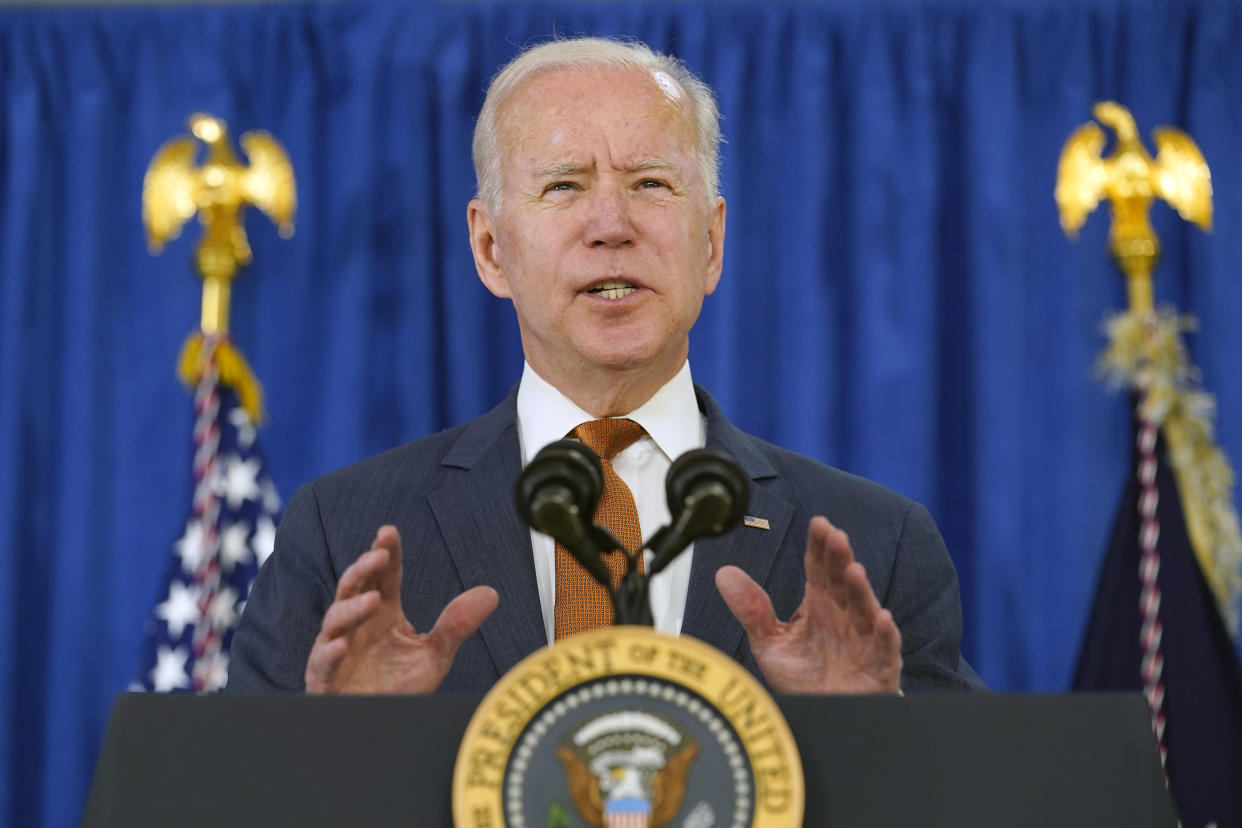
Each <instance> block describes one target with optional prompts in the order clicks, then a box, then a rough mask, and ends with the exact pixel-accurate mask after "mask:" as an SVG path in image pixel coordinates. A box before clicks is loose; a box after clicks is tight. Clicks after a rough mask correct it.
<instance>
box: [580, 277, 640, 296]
mask: <svg viewBox="0 0 1242 828" xmlns="http://www.w3.org/2000/svg"><path fill="white" fill-rule="evenodd" d="M638 288H639V286H638V285H636V284H634V283H633V282H627V281H626V280H624V279H604V280H603V281H602V282H597V283H596V284H594V285H592V286H591V287H590V288H588V289H587V291H586V292H587V293H590V294H592V295H593V296H598V297H600V298H602V299H624V298H625V297H627V296H629V295H630V294H631V293H633V292H634V291H636V290H638Z"/></svg>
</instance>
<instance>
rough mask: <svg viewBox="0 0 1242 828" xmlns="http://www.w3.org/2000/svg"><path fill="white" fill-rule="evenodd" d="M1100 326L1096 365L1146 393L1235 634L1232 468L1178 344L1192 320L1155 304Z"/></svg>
mask: <svg viewBox="0 0 1242 828" xmlns="http://www.w3.org/2000/svg"><path fill="white" fill-rule="evenodd" d="M1105 327H1106V329H1107V332H1108V348H1107V349H1106V350H1105V351H1104V353H1103V354H1102V355H1101V357H1100V361H1099V363H1098V365H1097V371H1098V372H1099V373H1101V374H1102V375H1103V376H1104V377H1105V378H1106V379H1107V380H1109V381H1110V383H1112V384H1113V385H1116V386H1122V387H1126V388H1129V389H1132V390H1135V391H1141V392H1146V393H1145V394H1144V397H1143V403H1142V408H1141V410H1140V412H1139V413H1140V414H1141V415H1142V416H1143V417H1144V418H1145V419H1147V420H1148V421H1149V422H1152V423H1154V424H1155V425H1157V426H1159V427H1160V429H1161V431H1162V433H1163V434H1164V438H1165V444H1166V446H1167V448H1168V456H1169V463H1170V465H1171V466H1172V467H1173V474H1174V477H1175V478H1176V480H1177V490H1178V496H1179V498H1180V499H1181V502H1182V512H1183V513H1184V514H1185V517H1186V530H1187V534H1189V536H1190V544H1191V546H1192V547H1193V548H1194V552H1195V557H1196V558H1197V559H1198V561H1199V568H1200V569H1201V570H1202V572H1203V576H1204V579H1205V580H1206V581H1207V583H1208V586H1209V587H1211V589H1212V593H1213V594H1214V595H1215V597H1216V603H1217V606H1218V607H1219V608H1220V613H1221V616H1222V617H1223V618H1224V619H1225V624H1226V627H1227V628H1228V629H1229V632H1230V634H1231V635H1233V636H1234V637H1235V638H1236V637H1237V634H1238V620H1239V619H1238V597H1239V595H1242V569H1240V568H1239V567H1240V566H1242V534H1240V533H1239V528H1238V514H1237V511H1236V510H1235V509H1234V506H1233V482H1234V477H1233V469H1232V468H1231V467H1230V465H1229V461H1228V459H1227V458H1226V457H1225V455H1224V453H1223V452H1222V451H1221V450H1220V448H1219V447H1218V446H1217V445H1216V441H1215V435H1214V431H1213V426H1212V420H1213V417H1214V415H1215V400H1214V399H1213V397H1212V395H1210V394H1208V393H1206V392H1205V391H1204V390H1203V389H1202V388H1200V387H1199V371H1198V369H1197V368H1195V366H1194V365H1192V364H1191V363H1190V360H1189V359H1188V358H1187V356H1186V348H1185V346H1184V345H1183V344H1182V337H1181V334H1182V332H1183V331H1192V330H1195V329H1196V327H1197V326H1196V324H1195V321H1194V319H1193V318H1191V317H1188V316H1180V317H1179V316H1178V315H1177V313H1176V311H1174V310H1173V309H1171V308H1161V309H1160V310H1159V311H1156V312H1154V313H1150V314H1149V313H1134V312H1126V313H1120V314H1116V315H1114V316H1111V317H1109V318H1108V319H1107V320H1105Z"/></svg>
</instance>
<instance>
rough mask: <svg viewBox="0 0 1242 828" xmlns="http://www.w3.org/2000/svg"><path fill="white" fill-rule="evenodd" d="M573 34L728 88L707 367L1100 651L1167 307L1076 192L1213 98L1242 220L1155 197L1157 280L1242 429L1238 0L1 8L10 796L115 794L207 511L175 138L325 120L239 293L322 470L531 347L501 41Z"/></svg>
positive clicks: (312, 462) (1068, 633)
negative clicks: (494, 167) (1102, 154)
mask: <svg viewBox="0 0 1242 828" xmlns="http://www.w3.org/2000/svg"><path fill="white" fill-rule="evenodd" d="M554 33H560V34H573V33H591V34H599V35H623V36H632V37H636V38H640V39H642V40H644V41H647V42H648V43H650V44H652V45H653V46H655V47H657V48H660V49H665V50H668V51H670V52H672V53H674V54H677V55H679V56H681V57H682V58H684V59H685V60H686V62H687V63H688V64H689V65H690V67H691V68H692V69H693V70H695V71H696V72H698V73H699V74H701V75H702V76H703V77H704V78H706V79H707V80H708V81H709V82H710V83H712V84H713V85H714V86H715V87H716V89H717V90H718V91H719V94H720V102H721V109H722V111H723V113H724V117H725V120H724V131H725V134H726V136H727V140H728V143H727V144H726V145H725V147H724V169H723V187H724V194H725V196H726V198H727V199H728V203H729V232H728V240H727V244H726V251H727V252H726V262H725V276H724V280H723V282H722V284H721V287H720V290H719V291H718V292H717V294H716V295H715V296H713V297H712V298H711V299H709V300H708V303H707V305H706V306H705V309H704V312H703V316H702V318H701V320H700V322H699V325H698V327H697V328H696V330H695V332H694V334H693V339H692V343H691V360H692V366H693V369H694V374H695V377H696V379H697V380H698V381H700V382H702V383H703V384H705V385H706V386H707V387H708V388H710V389H711V390H712V391H713V392H714V393H715V394H716V396H717V398H718V399H719V401H720V402H721V404H722V405H723V406H724V408H725V410H726V411H727V412H728V413H729V414H730V415H731V416H732V417H733V419H734V420H735V421H736V422H737V423H739V424H740V425H741V426H742V427H744V428H746V429H748V430H751V431H754V432H757V433H758V434H760V435H762V436H764V437H766V438H768V439H770V440H773V441H775V442H778V443H781V444H784V445H786V446H789V447H791V448H794V449H797V450H800V451H803V452H805V453H807V454H809V455H812V456H814V457H817V458H819V459H821V460H824V461H826V462H829V463H832V464H834V465H837V466H841V467H843V468H846V469H848V470H851V471H854V472H857V473H859V474H862V475H865V476H868V477H872V478H874V479H877V480H879V481H881V482H882V483H885V484H887V485H888V486H890V487H892V488H894V489H896V490H898V491H900V492H902V493H904V494H907V495H909V496H911V497H914V498H917V499H919V500H921V501H923V502H925V503H926V504H927V505H928V506H929V507H930V509H931V510H932V512H933V514H934V515H935V516H936V517H937V519H938V521H939V523H940V526H941V528H942V530H943V532H944V534H945V537H946V538H947V540H948V543H949V547H950V549H951V550H952V553H953V557H954V561H955V562H956V564H957V567H958V571H959V574H960V576H961V580H962V586H963V602H964V612H965V617H966V641H965V648H966V652H967V654H968V656H969V657H970V658H971V659H972V660H973V662H974V663H975V664H976V665H977V666H978V668H979V671H980V672H981V673H982V675H983V676H984V677H985V679H986V680H987V681H988V682H989V683H990V684H991V685H992V686H993V687H994V688H996V689H999V690H1040V691H1057V690H1061V689H1063V688H1065V687H1066V686H1067V684H1068V681H1069V679H1070V676H1071V673H1072V670H1073V663H1074V660H1075V656H1076V652H1077V647H1078V642H1079V640H1080V637H1081V633H1082V627H1083V624H1084V621H1085V618H1086V615H1087V610H1088V605H1089V602H1090V599H1091V593H1092V589H1093V585H1094V581H1095V577H1096V571H1097V567H1098V564H1099V562H1100V560H1101V559H1102V555H1103V552H1104V547H1105V542H1106V539H1107V536H1108V532H1109V528H1110V526H1111V523H1112V518H1113V514H1114V511H1115V509H1116V507H1117V504H1118V498H1119V496H1120V492H1121V490H1122V486H1123V483H1124V476H1125V474H1126V469H1127V461H1128V457H1129V440H1130V436H1129V414H1128V409H1127V401H1126V399H1124V397H1123V396H1121V395H1115V394H1110V393H1109V392H1107V391H1106V389H1104V388H1102V387H1101V386H1099V385H1098V384H1096V383H1094V382H1093V381H1092V364H1093V361H1094V358H1095V355H1096V353H1097V352H1098V351H1099V349H1100V348H1101V346H1102V343H1103V340H1102V335H1101V330H1100V323H1101V319H1102V317H1103V314H1104V312H1105V310H1106V309H1108V308H1120V307H1121V306H1122V305H1123V304H1124V301H1125V293H1124V287H1123V284H1122V280H1121V279H1120V278H1119V277H1118V276H1117V275H1116V274H1115V272H1114V271H1113V269H1112V267H1111V265H1110V264H1109V262H1108V259H1107V254H1106V233H1107V225H1108V217H1107V214H1106V211H1104V210H1101V211H1100V213H1099V214H1097V215H1094V216H1093V217H1092V218H1091V220H1090V221H1089V223H1088V225H1087V226H1086V228H1085V230H1084V232H1083V233H1082V237H1081V238H1080V240H1079V241H1077V242H1076V243H1070V242H1069V241H1067V240H1066V238H1065V237H1064V236H1063V234H1062V232H1061V230H1060V228H1059V226H1058V223H1057V215H1056V209H1055V206H1054V203H1053V200H1052V189H1053V184H1054V177H1055V172H1056V162H1057V158H1058V154H1059V152H1060V150H1061V146H1062V144H1063V142H1064V141H1065V139H1066V137H1067V136H1068V135H1069V133H1070V131H1071V130H1072V129H1074V128H1075V127H1076V126H1078V125H1079V124H1081V123H1083V122H1084V121H1086V120H1088V119H1089V118H1090V116H1091V106H1092V104H1093V103H1094V102H1095V101H1097V100H1101V99H1105V98H1111V99H1116V100H1118V101H1121V102H1123V103H1124V104H1126V105H1127V106H1129V107H1130V108H1131V109H1132V110H1133V111H1134V114H1135V116H1136V118H1137V120H1138V123H1139V125H1140V128H1141V130H1142V132H1143V133H1144V134H1145V135H1146V134H1148V133H1149V131H1150V128H1151V127H1153V126H1155V125H1158V124H1166V123H1167V124H1173V125H1177V126H1180V127H1182V128H1184V129H1187V130H1188V131H1189V132H1190V133H1191V134H1192V135H1193V136H1194V137H1195V139H1196V141H1198V143H1199V144H1200V146H1201V147H1202V149H1203V152H1204V154H1205V156H1206V157H1207V160H1208V162H1209V164H1211V166H1212V174H1213V178H1214V182H1213V183H1214V186H1215V191H1216V220H1215V232H1213V233H1212V234H1210V235H1205V234H1202V233H1200V232H1199V231H1198V230H1197V229H1194V228H1192V227H1190V226H1189V225H1187V224H1185V223H1184V222H1182V221H1181V220H1180V219H1178V218H1177V217H1176V216H1175V215H1174V214H1173V213H1172V211H1170V210H1169V209H1168V208H1167V207H1164V206H1157V207H1156V208H1155V210H1154V222H1155V226H1156V228H1157V230H1158V232H1159V233H1160V236H1161V239H1162V241H1163V245H1164V261H1163V264H1162V266H1161V269H1160V274H1159V278H1158V280H1157V283H1156V295H1157V299H1158V301H1160V302H1171V303H1174V304H1176V306H1177V307H1178V308H1180V309H1182V310H1184V311H1186V312H1191V313H1194V314H1195V315H1197V316H1198V318H1199V319H1200V321H1201V323H1202V332H1201V333H1199V334H1197V335H1194V336H1193V337H1191V339H1190V344H1191V349H1192V352H1193V355H1194V358H1195V359H1196V361H1197V362H1198V364H1199V365H1200V367H1201V368H1202V370H1203V376H1204V380H1205V383H1206V385H1207V386H1208V387H1209V388H1210V389H1212V390H1213V391H1215V393H1216V394H1217V396H1218V402H1219V411H1220V423H1219V435H1220V438H1221V440H1222V442H1223V443H1224V445H1225V447H1226V450H1227V451H1228V452H1229V454H1230V455H1231V456H1232V457H1233V458H1235V459H1238V458H1242V377H1240V376H1239V374H1238V372H1237V370H1236V368H1231V367H1230V366H1231V365H1234V363H1233V360H1234V359H1237V358H1238V356H1239V355H1242V326H1239V325H1237V324H1236V321H1235V320H1236V316H1237V314H1238V312H1239V310H1240V309H1242V271H1240V270H1239V265H1238V263H1239V262H1242V163H1239V161H1238V159H1239V158H1240V157H1242V50H1239V49H1238V48H1237V44H1238V43H1242V8H1239V7H1238V6H1236V5H1234V4H1232V3H1226V2H1213V1H1212V0H1201V1H1200V2H1177V1H1175V0H1167V1H1166V2H1156V1H1155V0H1152V1H1151V2H1106V1H1105V0H1098V1H1097V2H1081V1H1080V0H1073V2H1070V0H1064V1H1060V0H1053V1H1052V2H1048V1H1047V0H1031V2H1018V0H1012V1H1011V2H978V3H976V2H966V1H965V0H961V1H960V2H950V0H941V2H917V3H916V2H896V1H895V0H884V2H823V3H819V2H774V3H749V2H710V3H706V2H704V3H700V2H668V3H644V4H612V3H591V4H582V5H577V4H568V3H558V4H536V3H474V2H448V3H443V4H436V3H428V2H418V3H379V2H374V3H362V2H342V3H332V4H322V5H320V4H306V5H303V4H275V5H258V6H254V7H247V6H223V7H209V8H203V7H179V8H152V7H141V8H123V9H112V10H89V11H83V10H57V11H5V12H0V642H3V644H2V645H0V822H3V823H6V824H11V825H70V824H73V823H75V822H76V821H77V819H78V818H79V815H80V813H81V807H82V803H83V801H84V798H85V793H86V790H87V787H88V785H89V780H90V773H91V770H92V765H93V762H94V758H95V755H96V751H97V747H98V744H99V741H100V739H101V737H102V733H103V729H104V726H105V723H106V718H107V714H108V710H109V706H110V704H111V700H112V697H113V695H114V694H115V693H116V692H118V691H120V690H123V689H124V688H125V686H126V685H127V683H128V682H129V680H130V678H131V677H132V675H133V671H134V669H135V667H136V664H137V660H138V657H139V653H140V644H141V637H142V632H143V622H144V619H145V618H146V617H147V616H148V614H149V613H150V612H151V608H152V606H153V604H154V603H155V602H156V600H157V595H156V592H157V589H158V581H159V579H160V577H161V574H162V573H163V571H164V567H165V561H166V556H167V555H168V554H169V544H170V543H171V541H173V540H174V539H175V538H176V537H177V536H178V534H179V533H180V531H181V529H182V528H183V526H184V520H185V517H186V514H187V511H188V508H189V498H190V491H191V471H190V460H191V455H190V424H191V420H192V412H191V405H190V401H189V398H188V397H187V395H186V393H185V392H184V390H183V389H181V387H180V386H179V385H178V384H177V382H176V380H175V378H174V372H173V368H174V360H175V357H176V353H177V350H178V348H179V346H180V344H181V342H182V340H183V338H184V337H185V336H186V334H187V333H188V332H189V331H190V330H191V329H192V328H193V327H194V326H195V325H196V324H197V319H198V303H199V287H198V284H197V283H196V282H195V281H194V280H193V279H192V278H191V277H190V275H189V269H188V261H189V256H190V251H191V249H192V238H194V237H196V236H197V229H191V230H190V231H189V233H188V234H187V235H188V236H189V237H190V238H183V239H181V240H179V241H177V242H174V243H173V244H171V245H170V247H169V249H168V250H166V251H165V252H164V253H163V254H162V255H160V256H158V257H153V256H151V255H150V254H149V253H148V252H147V250H146V248H145V244H144V238H143V232H142V227H141V223H140V192H141V186H142V176H143V172H144V170H145V168H146V165H147V163H148V162H149V160H150V159H151V156H152V155H153V153H154V152H155V151H156V149H157V147H159V145H160V144H161V143H162V142H163V141H165V140H166V139H168V138H170V137H172V136H173V135H174V134H178V133H181V132H184V121H185V118H186V116H187V115H189V114H190V113H191V112H194V111H199V110H202V111H207V112H211V113H213V114H216V115H218V116H220V117H223V118H224V119H226V120H227V121H228V123H229V125H230V127H231V128H232V130H233V132H234V135H237V134H240V133H241V132H242V131H244V130H247V129H253V128H263V129H267V130H270V131H271V132H273V133H274V134H275V135H276V136H277V137H278V138H279V139H280V140H281V141H283V142H284V143H285V145H286V146H287V148H288V150H289V152H290V154H291V156H292V159H293V164H294V168H295V171H296V175H297V181H298V187H299V197H300V206H299V212H298V216H297V232H296V235H295V236H294V237H293V239H292V240H291V241H281V240H279V238H278V237H277V235H276V233H275V230H274V228H273V227H272V226H271V225H270V224H269V223H267V220H266V219H265V218H263V217H262V216H260V215H257V214H252V215H250V216H249V217H248V218H247V222H246V227H247V230H248V232H249V234H250V240H251V244H252V246H253V248H254V257H255V264H254V266H253V267H252V268H250V270H249V271H248V272H247V273H245V275H244V276H243V277H242V278H241V279H240V281H239V282H237V284H236V288H235V292H234V313H233V319H232V328H233V331H234V333H235V339H236V341H237V343H238V344H239V345H240V347H241V348H242V349H243V350H244V351H245V352H246V353H247V354H248V356H249V357H250V360H251V363H252V364H253V366H254V368H255V370H256V372H257V373H258V375H259V376H260V378H261V379H262V380H264V382H265V384H266V390H267V406H268V410H269V412H270V421H269V424H268V426H267V428H266V429H265V431H264V440H265V441H266V446H267V455H268V461H269V464H270V468H271V470H272V473H273V474H274V476H275V479H276V482H277V484H278V487H279V489H280V491H281V493H282V494H284V495H285V496H286V497H287V496H288V495H289V494H290V493H291V492H292V491H293V489H294V488H295V487H296V486H297V485H298V484H300V483H302V482H304V481H306V480H308V479H310V478H312V477H314V476H316V475H318V474H321V473H323V472H326V471H328V470H330V469H332V468H335V467H338V466H341V465H344V464H347V463H350V462H352V461H355V460H358V459H360V458H363V457H365V456H367V455H370V454H372V453H374V452H377V451H380V450H381V449H384V448H386V447H388V446H391V445H393V444H396V443H399V442H402V441H405V440H410V439H413V438H416V437H419V436H421V435H424V434H427V433H429V432H432V431H434V430H436V429H440V428H444V427H446V426H448V425H451V424H454V423H458V422H461V421H464V420H466V419H468V418H470V417H473V416H475V415H477V414H479V413H480V412H482V411H484V410H486V409H487V408H489V407H490V406H491V405H492V404H493V403H494V402H495V401H496V400H498V399H499V398H500V397H501V396H502V395H503V394H504V393H505V391H506V390H507V389H508V387H509V386H510V385H511V384H512V383H513V382H514V381H515V379H516V378H517V376H518V373H519V370H520V365H521V354H520V349H519V343H518V338H517V332H516V325H515V323H514V320H513V315H512V311H511V309H510V308H509V307H507V306H506V304H505V303H503V302H500V301H498V300H495V299H493V298H492V297H491V296H490V295H488V294H487V293H486V291H485V290H484V289H483V288H482V286H481V285H480V284H479V282H478V280H477V279H476V277H475V275H474V267H473V263H472V261H471V258H470V253H469V249H468V246H467V239H466V228H465V221H464V218H465V204H466V202H467V200H468V199H469V198H470V196H471V194H472V188H473V174H472V170H471V166H470V159H469V145H470V133H471V129H472V125H473V119H474V115H475V113H476V112H477V111H478V108H479V106H480V104H481V102H482V96H483V91H484V88H485V86H486V83H487V80H488V78H489V77H490V75H491V74H492V73H493V72H494V71H495V70H496V69H497V68H498V67H499V66H500V65H501V64H502V63H504V62H505V61H506V60H507V59H508V58H510V57H511V56H512V55H513V54H514V53H515V52H516V51H517V49H518V48H519V47H520V46H521V45H523V44H525V43H527V42H529V41H531V40H533V39H539V38H544V37H547V36H549V35H552V34H554ZM188 747H189V746H187V748H188ZM255 771H256V773H262V769H260V768H256V769H255ZM199 783H204V784H210V781H209V780H199ZM174 821H175V820H174Z"/></svg>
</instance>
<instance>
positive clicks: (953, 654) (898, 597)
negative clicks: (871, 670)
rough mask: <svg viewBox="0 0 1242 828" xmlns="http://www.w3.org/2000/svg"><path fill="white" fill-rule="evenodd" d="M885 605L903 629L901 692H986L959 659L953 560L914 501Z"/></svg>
mask: <svg viewBox="0 0 1242 828" xmlns="http://www.w3.org/2000/svg"><path fill="white" fill-rule="evenodd" d="M883 603H884V605H885V606H886V607H888V609H889V610H890V611H891V612H892V613H893V620H895V621H896V622H897V628H898V629H899V630H901V650H902V652H901V657H902V662H903V666H902V671H901V687H902V690H903V691H904V692H906V693H912V692H913V693H920V692H936V691H945V690H986V689H987V688H986V686H985V685H984V684H983V681H982V680H981V679H980V678H979V676H978V674H976V673H975V671H974V669H972V668H971V666H970V665H969V664H968V663H967V662H966V659H965V658H963V657H962V655H961V644H962V610H961V596H960V594H959V592H958V586H957V572H956V571H955V570H954V568H953V561H952V560H951V559H950V558H949V552H948V550H947V549H946V548H945V545H944V540H943V539H942V538H941V537H940V530H939V529H937V528H936V523H935V521H934V520H932V517H931V514H930V513H928V511H927V509H925V508H924V507H923V506H921V505H919V504H917V503H912V504H911V505H910V508H909V509H908V510H907V512H906V516H905V520H904V521H903V524H902V529H901V536H900V538H899V540H898V544H897V554H896V556H895V558H894V561H893V572H892V576H891V577H890V579H889V586H888V593H887V595H885V596H884V599H883Z"/></svg>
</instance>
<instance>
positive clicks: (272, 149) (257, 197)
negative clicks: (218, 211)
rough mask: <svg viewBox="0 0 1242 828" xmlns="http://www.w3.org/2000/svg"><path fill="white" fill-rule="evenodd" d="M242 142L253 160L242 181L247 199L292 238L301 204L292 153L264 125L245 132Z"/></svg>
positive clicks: (282, 234)
mask: <svg viewBox="0 0 1242 828" xmlns="http://www.w3.org/2000/svg"><path fill="white" fill-rule="evenodd" d="M241 145H242V149H244V150H245V151H246V157H247V158H248V159H249V161H250V166H249V167H247V168H246V172H245V175H244V177H243V181H242V188H243V191H244V193H245V195H246V200H247V201H249V202H250V203H251V204H253V205H254V206H256V207H258V208H259V209H260V210H262V211H263V212H265V213H267V215H268V217H269V218H270V219H271V220H272V221H274V222H276V225H277V227H279V228H280V235H281V236H283V237H284V238H286V239H287V238H289V237H290V236H291V235H293V214H294V211H296V210H297V206H298V196H297V188H296V187H295V186H294V183H293V165H292V164H290V163H289V155H288V154H287V153H286V152H285V148H284V147H282V146H281V145H280V142H279V141H277V140H276V139H275V138H273V137H272V136H271V133H268V132H265V131H264V130H261V129H256V130H251V131H250V132H247V133H246V134H245V135H243V136H242V137H241Z"/></svg>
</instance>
